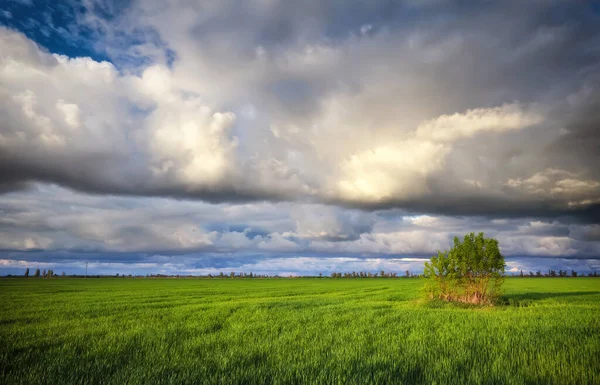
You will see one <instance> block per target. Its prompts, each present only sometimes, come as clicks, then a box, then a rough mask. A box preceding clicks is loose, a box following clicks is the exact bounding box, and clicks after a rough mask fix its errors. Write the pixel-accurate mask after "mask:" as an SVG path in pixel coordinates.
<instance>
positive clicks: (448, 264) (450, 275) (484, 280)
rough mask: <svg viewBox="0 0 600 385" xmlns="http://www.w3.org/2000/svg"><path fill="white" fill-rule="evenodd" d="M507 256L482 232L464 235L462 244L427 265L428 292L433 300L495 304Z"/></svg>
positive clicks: (425, 273) (456, 242)
mask: <svg viewBox="0 0 600 385" xmlns="http://www.w3.org/2000/svg"><path fill="white" fill-rule="evenodd" d="M504 266H505V264H504V257H503V256H502V254H501V253H500V248H499V247H498V241H497V240H496V239H494V238H486V237H485V236H484V235H483V233H479V234H477V235H475V234H474V233H470V234H467V235H465V237H464V239H463V241H462V242H461V241H460V240H459V239H458V237H455V238H454V246H453V247H452V248H451V249H450V250H449V251H445V252H443V253H442V252H439V251H438V255H437V256H434V257H432V258H431V260H430V261H429V262H425V272H424V275H425V277H426V278H427V279H428V282H427V284H426V285H425V290H426V292H427V294H428V295H429V298H431V299H442V300H445V301H458V302H465V303H472V304H493V303H494V302H495V301H496V300H497V299H498V297H499V296H500V287H501V285H502V283H503V281H504Z"/></svg>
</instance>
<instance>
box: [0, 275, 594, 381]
mask: <svg viewBox="0 0 600 385" xmlns="http://www.w3.org/2000/svg"><path fill="white" fill-rule="evenodd" d="M421 285H422V281H421V280H418V279H352V280H347V279H337V280H332V279H297V280H289V279H280V280H260V279H254V280H250V279H246V280H241V279H234V280H229V279H226V280H219V279H212V280H190V279H188V280H184V279H181V280H175V279H160V280H150V279H136V280H133V279H87V280H83V279H49V280H48V279H31V278H30V279H27V280H25V279H3V280H0V383H3V384H192V383H194V384H301V383H302V384H304V383H306V384H600V359H599V357H600V319H599V316H600V279H591V278H575V279H572V278H560V279H551V278H533V279H531V278H523V279H519V278H514V279H511V278H509V279H507V281H506V283H505V286H504V288H505V296H504V305H501V306H496V307H494V308H466V307H464V306H463V307H460V306H455V305H451V304H436V303H433V304H431V303H426V302H422V301H421V300H420V299H419V298H420V294H419V292H420V287H421Z"/></svg>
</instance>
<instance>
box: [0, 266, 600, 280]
mask: <svg viewBox="0 0 600 385" xmlns="http://www.w3.org/2000/svg"><path fill="white" fill-rule="evenodd" d="M510 276H511V277H518V278H543V277H550V278H555V277H556V278H564V277H572V278H574V277H598V276H599V275H598V273H597V272H596V271H594V272H593V273H592V272H589V273H587V274H579V273H578V272H577V271H575V270H571V271H570V272H569V271H567V270H562V269H561V270H558V271H556V270H548V271H547V272H545V273H542V272H541V270H537V271H536V272H535V273H534V272H533V271H529V272H527V273H525V272H524V271H523V270H521V271H520V272H519V273H518V274H515V273H513V274H511V275H510ZM6 277H10V278H21V277H24V278H205V279H212V278H217V279H232V278H236V279H239V278H261V279H267V278H269V279H273V278H315V277H318V278H336V279H337V278H342V279H343V278H346V279H349V278H358V279H360V278H421V277H423V275H422V274H414V273H411V272H410V271H409V270H406V271H404V273H403V274H398V273H397V272H395V271H394V272H387V273H386V272H385V271H384V270H381V271H380V272H378V273H372V272H369V271H358V272H357V271H353V272H345V273H342V272H332V273H331V275H330V276H329V277H328V276H324V275H323V273H319V275H318V276H315V275H287V276H282V275H268V274H255V273H252V272H250V273H244V272H241V273H239V272H238V273H236V272H234V271H232V272H230V273H224V272H220V273H218V274H205V275H193V274H145V275H132V274H93V275H92V274H90V275H83V274H69V275H67V274H65V272H64V271H63V272H62V273H61V274H60V275H58V274H55V273H54V270H51V269H50V270H46V269H44V270H42V271H40V269H36V270H35V272H34V274H33V276H31V275H30V274H29V268H27V269H25V273H24V274H23V275H12V274H8V275H6Z"/></svg>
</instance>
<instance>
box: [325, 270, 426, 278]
mask: <svg viewBox="0 0 600 385" xmlns="http://www.w3.org/2000/svg"><path fill="white" fill-rule="evenodd" d="M319 276H321V275H319ZM398 277H399V276H398V273H396V272H395V271H393V272H392V271H390V272H387V273H386V272H385V271H384V270H381V271H380V272H379V273H371V272H370V271H358V272H357V271H353V272H351V273H350V272H347V273H341V272H340V273H338V272H333V273H331V278H398ZM417 277H419V275H417V274H412V273H411V272H410V271H408V270H406V271H405V272H404V275H401V276H400V278H417Z"/></svg>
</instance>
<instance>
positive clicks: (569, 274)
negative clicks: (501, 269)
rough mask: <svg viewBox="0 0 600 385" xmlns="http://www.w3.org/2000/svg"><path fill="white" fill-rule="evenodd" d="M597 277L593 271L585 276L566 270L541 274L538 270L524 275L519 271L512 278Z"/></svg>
mask: <svg viewBox="0 0 600 385" xmlns="http://www.w3.org/2000/svg"><path fill="white" fill-rule="evenodd" d="M585 276H587V277H598V272H596V271H594V272H593V273H592V272H589V273H587V275H586V274H579V273H578V272H576V271H575V270H571V272H568V271H567V270H562V269H561V270H558V271H556V270H548V271H547V272H546V273H542V272H541V271H540V270H538V271H536V272H535V273H534V272H533V271H529V273H524V272H523V270H521V271H520V273H519V274H517V275H514V274H513V277H519V278H542V277H551V278H554V277H559V278H560V277H573V278H576V277H585Z"/></svg>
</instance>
